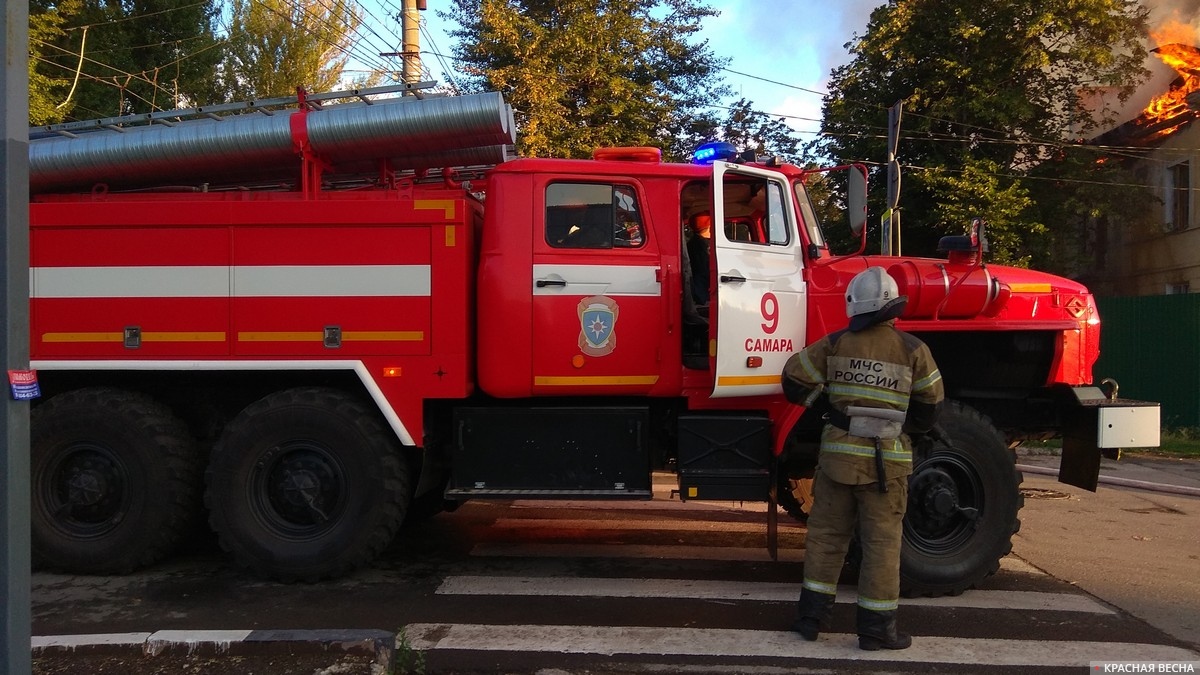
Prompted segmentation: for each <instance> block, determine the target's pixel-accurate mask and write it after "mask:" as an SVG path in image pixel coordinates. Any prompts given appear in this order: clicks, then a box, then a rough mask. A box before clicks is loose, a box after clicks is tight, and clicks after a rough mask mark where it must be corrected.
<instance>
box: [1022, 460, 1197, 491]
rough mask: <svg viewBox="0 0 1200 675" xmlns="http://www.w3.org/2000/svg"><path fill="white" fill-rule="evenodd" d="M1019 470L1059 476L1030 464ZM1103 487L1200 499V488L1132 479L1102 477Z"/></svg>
mask: <svg viewBox="0 0 1200 675" xmlns="http://www.w3.org/2000/svg"><path fill="white" fill-rule="evenodd" d="M1017 469H1018V470H1019V471H1023V472H1026V473H1036V474H1041V475H1043V476H1057V475H1058V469H1055V468H1052V467H1048V466H1033V465H1030V464H1018V465H1017ZM1100 483H1101V484H1102V485H1115V486H1117V487H1128V488H1136V489H1138V490H1149V491H1151V492H1166V493H1170V494H1176V495H1187V496H1190V497H1200V488H1194V487H1188V486H1186V485H1168V484H1166V483H1151V482H1149V481H1144V480H1134V479H1132V478H1117V477H1116V476H1103V475H1102V476H1100Z"/></svg>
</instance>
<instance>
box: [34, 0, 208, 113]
mask: <svg viewBox="0 0 1200 675" xmlns="http://www.w3.org/2000/svg"><path fill="white" fill-rule="evenodd" d="M29 10H30V37H31V40H30V45H31V49H32V50H33V52H34V53H35V55H36V57H37V58H36V59H35V60H34V61H35V62H34V63H33V65H32V71H31V78H30V82H31V85H33V84H34V83H35V82H36V83H38V84H39V85H41V84H47V83H48V84H49V85H50V88H49V89H48V90H46V91H39V94H38V95H39V96H46V95H49V96H48V97H52V96H53V95H54V94H57V93H60V87H59V86H58V85H60V84H61V83H62V82H64V81H74V80H76V79H77V80H78V83H77V84H76V85H75V86H74V91H73V92H72V93H71V98H70V101H69V102H68V104H67V105H68V106H70V108H67V106H63V107H62V108H57V106H58V105H59V104H60V103H62V101H57V102H56V103H55V107H56V108H57V109H58V110H66V109H70V110H71V114H72V116H73V117H76V118H84V119H89V118H98V117H111V116H116V115H124V114H129V113H134V112H149V111H152V110H162V109H170V108H175V107H178V106H179V105H184V104H197V103H208V102H210V101H211V100H212V98H213V96H214V95H215V94H216V92H217V88H216V63H217V61H218V60H219V59H220V51H219V50H218V49H217V46H218V44H219V40H218V38H217V37H216V35H215V26H216V17H217V13H218V4H217V0H199V1H198V0H82V1H72V2H60V1H56V0H32V2H30V8H29ZM81 52H82V62H81V60H80V56H81ZM70 89H71V87H70V86H69V85H68V86H67V87H66V90H63V91H62V93H64V94H65V92H66V91H69V90H70ZM31 90H32V87H31ZM34 109H35V108H34V106H33V105H31V106H30V110H31V111H33V110H34ZM36 109H37V110H39V111H43V110H45V109H44V108H43V107H42V104H41V102H40V101H39V103H38V105H37V108H36ZM41 114H42V113H41V112H39V115H41Z"/></svg>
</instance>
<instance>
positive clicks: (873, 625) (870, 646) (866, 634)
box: [858, 607, 912, 652]
mask: <svg viewBox="0 0 1200 675" xmlns="http://www.w3.org/2000/svg"><path fill="white" fill-rule="evenodd" d="M911 645H912V636H911V635H908V634H906V633H901V632H899V631H898V630H896V610H892V611H890V612H873V611H871V610H869V609H865V608H863V607H859V608H858V648H859V649H865V650H867V651H869V652H874V651H878V650H880V649H908V648H909V647H910V646H911Z"/></svg>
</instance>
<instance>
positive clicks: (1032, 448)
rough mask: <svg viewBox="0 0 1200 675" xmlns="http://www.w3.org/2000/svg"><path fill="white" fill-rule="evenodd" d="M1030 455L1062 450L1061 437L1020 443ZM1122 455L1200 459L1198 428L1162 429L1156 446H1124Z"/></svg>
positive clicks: (1049, 453) (1199, 430)
mask: <svg viewBox="0 0 1200 675" xmlns="http://www.w3.org/2000/svg"><path fill="white" fill-rule="evenodd" d="M1021 446H1022V447H1023V448H1025V449H1026V450H1027V451H1028V452H1029V454H1031V455H1052V454H1058V452H1059V451H1061V450H1062V439H1061V438H1052V439H1050V440H1047V441H1025V442H1024V443H1022V444H1021ZM1121 454H1122V455H1138V456H1142V457H1178V458H1182V459H1200V428H1197V427H1181V428H1178V429H1163V430H1162V434H1161V437H1160V439H1159V444H1158V447H1157V448H1124V449H1122V450H1121Z"/></svg>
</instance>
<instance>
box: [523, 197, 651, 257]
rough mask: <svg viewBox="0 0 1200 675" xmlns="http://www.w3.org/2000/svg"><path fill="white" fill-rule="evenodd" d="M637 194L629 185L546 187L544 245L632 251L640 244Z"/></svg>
mask: <svg viewBox="0 0 1200 675" xmlns="http://www.w3.org/2000/svg"><path fill="white" fill-rule="evenodd" d="M644 238H645V237H644V230H643V227H642V216H641V209H640V208H639V207H638V202H637V193H636V192H635V190H634V189H633V187H632V186H629V185H607V184H597V183H551V184H550V185H548V186H546V243H548V244H550V245H551V246H553V247H555V248H599V249H611V248H634V247H638V246H641V245H642V243H643V240H644Z"/></svg>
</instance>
